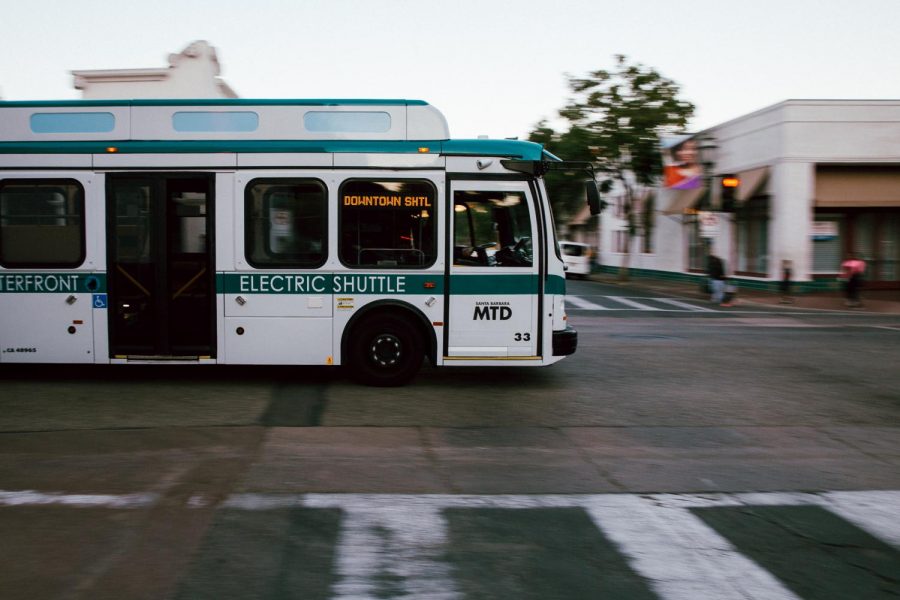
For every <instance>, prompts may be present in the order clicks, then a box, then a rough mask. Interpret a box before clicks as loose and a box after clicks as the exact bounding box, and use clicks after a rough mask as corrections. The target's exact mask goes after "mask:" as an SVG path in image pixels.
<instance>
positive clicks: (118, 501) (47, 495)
mask: <svg viewBox="0 0 900 600" xmlns="http://www.w3.org/2000/svg"><path fill="white" fill-rule="evenodd" d="M158 500H159V494H153V493H143V494H64V493H61V492H36V491H33V490H19V491H5V490H0V506H49V505H59V506H72V507H77V508H92V507H97V508H144V507H146V506H151V505H153V504H155V503H156V502H157V501H158Z"/></svg>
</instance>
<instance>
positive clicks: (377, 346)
mask: <svg viewBox="0 0 900 600" xmlns="http://www.w3.org/2000/svg"><path fill="white" fill-rule="evenodd" d="M402 354H403V345H402V344H401V343H400V338H398V337H397V336H395V335H393V334H391V333H382V334H381V335H379V336H377V337H376V338H375V339H374V340H372V346H371V348H370V356H371V358H372V361H373V362H374V363H375V364H377V365H379V366H382V367H392V366H394V365H396V364H397V363H398V362H399V361H400V356H401V355H402Z"/></svg>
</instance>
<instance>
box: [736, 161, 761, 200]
mask: <svg viewBox="0 0 900 600" xmlns="http://www.w3.org/2000/svg"><path fill="white" fill-rule="evenodd" d="M738 177H739V178H740V180H741V184H740V185H739V186H738V189H737V192H735V195H734V196H735V199H736V200H737V201H738V202H746V201H747V200H749V199H750V198H753V197H754V196H758V195H759V194H760V192H762V190H763V188H764V187H765V185H766V182H767V181H768V180H769V167H759V168H758V169H750V170H749V171H741V172H740V173H738Z"/></svg>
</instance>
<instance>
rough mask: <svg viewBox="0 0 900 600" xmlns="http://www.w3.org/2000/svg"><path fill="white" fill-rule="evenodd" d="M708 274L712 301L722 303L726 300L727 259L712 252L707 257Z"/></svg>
mask: <svg viewBox="0 0 900 600" xmlns="http://www.w3.org/2000/svg"><path fill="white" fill-rule="evenodd" d="M706 274H707V275H709V285H710V289H711V292H712V293H711V295H710V298H709V299H710V302H712V303H713V304H722V303H723V301H724V300H725V261H724V260H722V259H721V258H719V257H718V256H716V255H715V254H710V255H709V257H707V259H706Z"/></svg>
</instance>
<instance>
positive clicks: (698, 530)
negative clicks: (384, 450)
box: [0, 490, 900, 600]
mask: <svg viewBox="0 0 900 600" xmlns="http://www.w3.org/2000/svg"><path fill="white" fill-rule="evenodd" d="M162 501H163V499H162V498H161V497H160V496H159V495H157V494H150V493H145V494H142V493H132V494H119V495H115V494H94V495H85V494H65V493H61V492H36V491H32V490H19V491H5V490H0V510H3V507H4V506H8V507H20V506H66V507H69V508H71V509H73V510H79V509H82V508H95V509H96V508H100V507H107V508H110V509H131V510H140V509H148V508H152V506H154V505H156V504H158V503H159V502H162ZM213 506H216V507H217V508H218V509H220V510H222V511H223V512H224V513H225V514H231V515H232V516H231V517H229V520H228V521H227V522H229V523H235V522H240V521H239V520H237V521H236V520H235V517H234V516H233V515H234V514H235V511H236V512H237V513H240V512H252V513H254V514H256V515H260V514H262V512H263V511H279V510H284V509H288V510H290V509H325V510H335V509H337V510H339V511H340V514H341V515H342V516H341V517H340V524H339V526H338V527H339V533H338V535H337V538H336V541H333V542H332V543H334V550H335V553H334V563H333V564H334V567H333V568H334V571H333V573H334V580H333V584H332V585H331V596H330V597H331V598H335V599H341V600H349V599H350V598H359V599H369V598H373V599H374V598H379V597H397V598H401V597H402V598H417V599H423V600H463V599H464V598H466V597H467V596H466V592H465V590H463V589H462V588H461V584H460V583H459V582H458V580H457V575H458V573H455V572H454V565H453V564H452V562H448V560H447V552H448V546H449V545H450V537H451V536H450V532H449V522H448V516H447V511H448V510H452V509H474V510H479V509H560V508H564V509H571V508H580V509H582V510H584V511H585V513H586V514H587V515H588V517H590V519H591V520H592V521H593V523H594V524H595V525H596V527H597V529H598V530H599V532H602V535H603V536H604V537H605V538H606V539H607V540H609V542H610V543H611V544H613V545H614V547H615V548H616V549H617V552H619V553H620V554H621V556H622V557H624V559H625V560H626V561H627V563H628V565H629V567H630V568H631V569H632V570H633V571H634V573H636V574H637V576H638V577H640V578H642V579H643V580H645V581H646V585H648V586H649V587H650V588H651V589H652V591H653V593H655V594H656V595H658V596H659V597H660V598H661V599H662V600H688V599H690V600H694V599H696V598H716V599H721V600H731V599H734V600H754V599H758V600H763V599H764V600H798V596H797V595H796V594H795V593H794V592H793V591H791V590H790V589H788V588H787V587H786V584H785V583H783V582H782V581H781V580H779V579H778V578H776V577H775V575H773V574H772V573H771V572H769V571H768V570H767V569H765V568H763V567H762V566H760V564H759V563H757V562H756V561H754V560H752V559H751V558H749V557H748V556H745V555H744V554H743V553H742V552H741V550H740V549H739V548H738V547H736V546H735V545H733V544H732V543H731V542H730V541H729V540H728V539H726V538H725V537H723V535H722V534H721V533H720V532H719V531H717V530H716V529H713V527H711V526H710V525H708V524H707V522H706V521H704V520H703V519H701V518H700V517H698V516H697V511H698V510H700V511H702V510H704V509H729V508H731V509H734V508H738V509H742V508H751V509H752V508H754V507H756V508H759V507H789V506H799V507H804V506H805V507H818V508H824V509H826V510H828V511H830V512H832V513H834V514H836V515H837V516H839V517H841V518H842V519H844V520H846V521H848V522H850V523H852V524H854V525H855V526H857V527H859V528H860V529H862V530H864V531H866V532H868V533H869V534H871V535H872V536H873V537H875V538H877V539H880V540H882V541H883V542H884V543H887V544H889V545H892V546H894V547H895V548H900V519H897V509H898V507H900V491H849V492H822V493H805V492H797V493H792V492H759V493H734V494H728V493H720V494H641V495H638V494H594V495H589V494H576V495H567V494H556V495H554V494H550V495H490V496H477V495H450V494H425V495H407V494H338V493H334V494H323V493H314V494H277V493H272V494H263V493H245V494H233V495H231V496H230V497H228V498H226V499H225V500H224V501H222V502H221V503H217V502H216V501H215V500H213V499H212V497H209V498H207V497H204V496H202V495H196V496H192V497H190V498H186V499H185V502H184V509H186V510H200V509H208V508H210V507H213ZM251 522H258V521H251ZM241 531H242V533H244V534H245V533H246V532H245V531H244V530H241ZM726 535H727V534H726ZM298 541H299V542H301V543H302V541H303V540H298ZM312 541H313V542H315V540H312ZM215 549H216V550H219V548H218V546H216V547H215ZM273 551H274V552H278V551H280V550H279V548H275V549H274V550H273ZM210 564H217V563H214V561H213V562H212V563H210ZM217 576H220V577H225V578H228V577H236V578H237V579H235V580H234V581H235V582H239V581H240V574H232V573H224V572H223V573H218V572H217ZM189 577H190V575H189ZM385 577H389V578H390V585H391V589H390V594H389V595H388V596H385V589H384V587H383V586H384V582H385ZM191 589H193V588H191Z"/></svg>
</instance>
